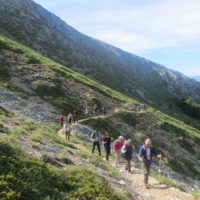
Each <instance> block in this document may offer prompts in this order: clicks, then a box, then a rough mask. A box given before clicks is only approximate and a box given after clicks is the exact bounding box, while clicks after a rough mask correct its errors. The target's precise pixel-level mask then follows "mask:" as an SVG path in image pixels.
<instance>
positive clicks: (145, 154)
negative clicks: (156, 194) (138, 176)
mask: <svg viewBox="0 0 200 200" xmlns="http://www.w3.org/2000/svg"><path fill="white" fill-rule="evenodd" d="M153 155H154V156H157V152H156V150H155V148H154V147H153V146H152V145H151V140H150V139H146V140H145V143H144V145H143V146H142V147H140V151H139V156H140V161H141V162H142V165H143V167H144V184H145V187H146V188H147V189H148V188H149V185H148V178H149V173H150V168H151V162H152V157H153Z"/></svg>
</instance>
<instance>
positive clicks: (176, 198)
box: [110, 161, 194, 200]
mask: <svg viewBox="0 0 200 200" xmlns="http://www.w3.org/2000/svg"><path fill="white" fill-rule="evenodd" d="M110 163H111V165H113V166H115V162H113V161H110ZM117 168H118V170H119V172H120V173H121V174H122V176H124V177H125V178H126V179H128V180H129V181H131V183H132V184H131V185H130V186H129V187H131V188H132V191H134V192H136V194H138V197H136V198H135V199H137V200H141V199H142V200H194V197H193V196H192V195H191V194H188V193H185V192H182V191H180V190H179V189H176V188H173V187H170V188H169V187H167V186H166V185H161V184H159V182H158V181H157V180H155V179H154V178H153V177H149V184H150V189H146V188H145V187H144V184H143V171H142V170H140V169H137V168H132V171H133V172H132V173H128V172H127V171H125V170H124V165H120V166H119V167H117Z"/></svg>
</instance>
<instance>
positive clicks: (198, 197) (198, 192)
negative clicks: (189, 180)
mask: <svg viewBox="0 0 200 200" xmlns="http://www.w3.org/2000/svg"><path fill="white" fill-rule="evenodd" d="M192 195H193V197H194V198H195V199H196V200H199V199H200V191H195V192H193V193H192Z"/></svg>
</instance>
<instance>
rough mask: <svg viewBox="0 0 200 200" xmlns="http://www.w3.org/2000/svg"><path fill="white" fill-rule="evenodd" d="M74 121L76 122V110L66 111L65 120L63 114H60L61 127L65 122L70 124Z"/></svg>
mask: <svg viewBox="0 0 200 200" xmlns="http://www.w3.org/2000/svg"><path fill="white" fill-rule="evenodd" d="M76 122H78V112H77V111H76V110H74V111H73V112H69V113H68V115H67V120H66V122H65V117H64V116H63V115H60V118H59V123H60V125H61V126H62V127H63V125H64V124H65V123H67V124H70V125H71V124H72V123H76Z"/></svg>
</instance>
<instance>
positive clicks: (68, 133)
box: [68, 133, 70, 141]
mask: <svg viewBox="0 0 200 200" xmlns="http://www.w3.org/2000/svg"><path fill="white" fill-rule="evenodd" d="M68 140H69V141H70V133H68Z"/></svg>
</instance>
